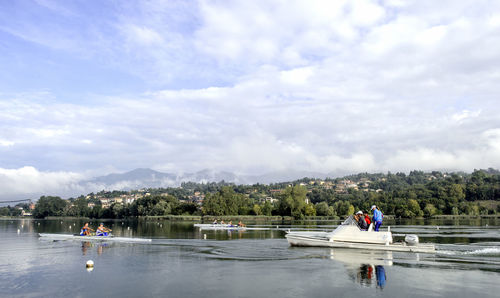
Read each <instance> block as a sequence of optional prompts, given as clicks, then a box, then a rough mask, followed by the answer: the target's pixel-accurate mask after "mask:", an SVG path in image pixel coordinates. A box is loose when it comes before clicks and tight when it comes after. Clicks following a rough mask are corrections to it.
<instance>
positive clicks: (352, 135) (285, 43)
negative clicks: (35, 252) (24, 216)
mask: <svg viewBox="0 0 500 298" xmlns="http://www.w3.org/2000/svg"><path fill="white" fill-rule="evenodd" d="M499 95H500V2H498V1H458V0H453V1H446V0H441V1H434V0H429V1H425V0H417V1H406V0H405V1H397V0H377V1H368V0H359V1H355V0H353V1H330V0H328V1H312V0H304V1H268V0H263V1H246V0H245V1H243V0H242V1H159V0H151V1H100V0H94V1H88V0H80V1H52V0H34V1H29V0H21V1H0V192H1V196H0V197H6V196H9V195H14V194H19V193H23V192H24V193H29V192H35V191H39V192H48V193H50V192H55V191H56V190H59V189H64V188H71V187H72V185H74V184H75V183H77V182H78V181H79V180H81V179H85V178H87V177H92V176H99V175H103V174H108V173H111V172H124V171H128V170H131V169H134V168H138V167H147V168H152V169H155V170H159V171H164V172H173V173H178V172H193V171H198V170H201V169H206V168H207V169H213V170H226V171H232V172H235V173H239V174H263V173H266V172H272V171H287V170H296V171H317V172H323V173H332V174H334V175H335V174H339V175H341V174H342V175H343V174H345V173H357V172H365V171H367V172H381V171H382V172H386V171H393V172H396V171H404V172H408V171H410V170H413V169H419V170H424V171H427V170H449V171H456V170H463V171H467V172H470V171H472V170H473V169H475V168H487V167H494V168H500V104H499V101H500V98H499Z"/></svg>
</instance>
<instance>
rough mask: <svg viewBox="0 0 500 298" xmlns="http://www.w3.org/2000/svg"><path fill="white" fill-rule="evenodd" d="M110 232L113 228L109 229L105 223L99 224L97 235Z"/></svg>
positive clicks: (107, 234)
mask: <svg viewBox="0 0 500 298" xmlns="http://www.w3.org/2000/svg"><path fill="white" fill-rule="evenodd" d="M109 232H111V229H108V228H106V227H105V226H104V224H103V223H101V224H100V225H99V227H98V228H97V231H96V232H95V235H96V236H109Z"/></svg>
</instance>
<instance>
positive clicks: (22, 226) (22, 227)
mask: <svg viewBox="0 0 500 298" xmlns="http://www.w3.org/2000/svg"><path fill="white" fill-rule="evenodd" d="M486 226H488V225H486ZM21 229H24V225H21Z"/></svg>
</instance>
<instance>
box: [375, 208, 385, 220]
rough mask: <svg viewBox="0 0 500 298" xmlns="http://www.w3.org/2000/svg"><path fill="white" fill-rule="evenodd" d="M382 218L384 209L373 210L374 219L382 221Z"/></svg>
mask: <svg viewBox="0 0 500 298" xmlns="http://www.w3.org/2000/svg"><path fill="white" fill-rule="evenodd" d="M382 218H383V215H382V211H380V210H378V209H375V210H373V221H382Z"/></svg>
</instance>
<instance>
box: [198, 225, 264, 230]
mask: <svg viewBox="0 0 500 298" xmlns="http://www.w3.org/2000/svg"><path fill="white" fill-rule="evenodd" d="M194 226H195V227H196V228H199V229H200V230H241V231H245V230H269V228H254V227H239V226H235V225H229V224H194Z"/></svg>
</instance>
